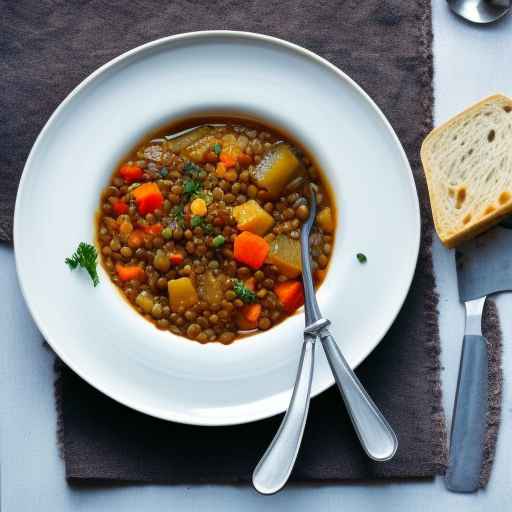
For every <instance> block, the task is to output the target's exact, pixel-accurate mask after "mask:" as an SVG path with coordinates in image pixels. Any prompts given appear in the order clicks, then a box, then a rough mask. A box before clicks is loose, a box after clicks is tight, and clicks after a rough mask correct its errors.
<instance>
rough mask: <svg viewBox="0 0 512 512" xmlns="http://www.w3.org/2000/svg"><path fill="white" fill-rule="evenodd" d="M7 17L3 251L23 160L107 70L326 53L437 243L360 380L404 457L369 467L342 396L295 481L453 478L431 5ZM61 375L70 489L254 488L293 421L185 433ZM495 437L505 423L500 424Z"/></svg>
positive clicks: (17, 9)
mask: <svg viewBox="0 0 512 512" xmlns="http://www.w3.org/2000/svg"><path fill="white" fill-rule="evenodd" d="M1 9H2V16H3V19H2V27H1V30H0V34H1V35H0V37H1V38H2V40H1V44H0V72H1V75H2V80H1V81H0V98H2V103H3V105H2V108H1V109H0V111H1V112H2V122H1V123H0V159H1V164H2V165H1V168H2V171H1V174H0V237H1V238H2V239H3V240H8V239H10V236H11V226H12V223H11V218H12V208H13V202H14V196H15V190H16V186H17V181H18V177H19V175H20V172H21V169H22V167H23V163H24V160H25V158H26V156H27V153H28V151H29V148H30V146H31V144H32V143H33V141H34V138H35V136H36V135H37V133H38V132H39V131H40V129H41V127H42V126H43V124H44V122H45V121H46V120H47V118H48V116H49V115H50V113H51V112H52V111H53V110H54V108H55V107H56V106H57V104H58V103H59V102H60V101H61V100H62V99H63V98H64V96H65V95H66V94H67V93H68V92H69V91H70V90H71V89H72V88H73V87H74V86H75V85H76V84H77V83H78V82H79V81H80V80H82V79H83V78H85V77H86V76H87V75H88V74H89V73H90V72H92V71H93V70H94V69H95V68H97V67H98V66H99V65H100V64H103V63H104V62H106V61H108V60H109V59H111V58H112V57H114V56H116V55H118V54H120V53H122V52H123V51H125V50H128V49H130V48H133V47H134V46H137V45H139V44H142V43H144V42H147V41H150V40H152V39H155V38H158V37H161V36H166V35H170V34H175V33H180V32H186V31H192V30H203V29H234V30H247V31H254V32H263V33H266V34H270V35H274V36H277V37H281V38H284V39H288V40H290V41H293V42H295V43H298V44H300V45H303V46H305V47H306V48H309V49H310V50H313V51H315V52H317V53H319V54H320V55H322V56H323V57H325V58H327V59H329V60H330V61H331V62H333V63H334V64H336V65H338V66H339V67H340V68H341V69H342V70H344V71H346V72H347V73H348V74H349V75H350V76H351V77H353V78H354V79H355V80H356V81H358V82H359V83H360V84H361V85H362V86H363V87H364V88H365V89H366V90H367V91H368V92H369V93H370V94H371V95H372V96H373V98H374V99H375V101H376V102H377V104H378V105H379V106H380V107H381V108H382V109H383V111H384V113H385V114H386V115H387V116H388V118H389V120H390V121H391V124H392V125H393V126H394V128H395V130H396V131H397V132H398V135H399V137H400V139H401V141H402V143H403V144H404V146H405V149H406V151H407V154H408V156H409V159H410V162H411V164H412V168H413V172H414V176H415V179H416V184H417V187H418V193H419V195H420V200H421V204H422V219H423V238H422V245H421V252H420V256H419V261H418V266H417V270H416V274H415V277H414V282H413V284H412V287H411V290H410V293H409V295H408V297H407V299H406V301H405V304H404V307H403V309H402V311H401V313H400V315H399V317H398V318H397V320H396V322H395V323H394V325H393V326H392V328H391V329H390V331H389V333H388V334H387V335H386V337H385V339H384V340H383V341H382V343H381V344H380V345H379V346H378V348H377V349H376V350H375V351H374V352H373V353H372V355H371V356H370V357H369V358H368V359H367V360H366V361H365V362H364V363H363V364H362V365H361V367H360V368H359V370H358V374H359V376H360V378H361V380H362V381H363V383H364V384H365V385H366V387H367V389H368V391H369V392H370V394H371V395H372V396H373V398H374V399H375V401H376V402H377V404H378V405H379V406H380V407H381V408H382V410H383V412H384V414H385V416H386V417H387V418H388V419H389V421H390V423H391V424H392V425H393V427H394V428H395V429H396V431H397V433H398V437H399V442H400V447H399V450H398V452H397V455H396V457H395V458H394V459H393V460H391V461H389V462H387V463H384V464H377V463H373V462H371V461H370V460H368V458H367V457H366V456H365V455H364V454H363V452H362V450H361V448H360V446H359V444H358V442H357V439H356V437H355V435H354V433H353V430H352V427H351V425H350V421H349V419H348V416H347V415H346V412H345V411H344V409H343V404H342V401H341V399H340V397H339V395H338V393H337V391H336V390H335V389H331V390H329V391H327V392H325V393H323V394H322V395H321V396H319V397H318V398H315V399H314V400H313V402H312V406H311V409H310V415H309V420H308V424H307V428H306V433H305V438H304V443H303V447H302V449H301V452H300V456H299V459H298V461H297V465H296V469H295V471H294V473H293V476H292V478H293V479H294V480H301V481H333V480H336V481H339V480H345V479H372V478H405V477H432V476H433V475H435V474H436V473H438V472H440V471H442V470H443V468H444V465H445V461H446V432H445V429H444V420H443V411H442V408H441V402H440V398H441V392H440V381H439V371H440V365H439V357H438V356H439V336H438V322H437V300H438V299H437V296H436V293H435V281H434V277H433V272H432V258H431V252H430V248H431V242H432V226H431V216H430V211H429V207H428V201H427V194H426V189H425V183H424V178H423V173H422V171H421V169H420V167H419V161H418V152H419V145H420V142H421V140H422V138H423V137H424V135H425V134H426V132H427V131H428V130H429V129H430V128H431V124H432V101H433V100H432V83H431V81H432V54H431V39H432V35H431V12H430V2H428V1H413V2H404V1H402V0H366V1H365V2H360V1H348V0H346V1H332V0H324V1H322V0H303V1H300V2H299V1H294V0H279V1H268V0H267V1H265V0H249V1H243V0H219V1H217V2H209V1H200V0H195V1H191V0H189V1H185V0H177V1H174V2H161V1H156V0H139V1H133V2H124V1H122V2H121V1H111V2H101V1H95V0H91V1H85V0H84V1H78V0H75V1H67V2H63V1H57V0H54V1H51V0H41V1H39V2H31V1H29V0H18V1H17V2H6V1H3V2H1ZM244 79H250V77H245V78H244ZM369 149H370V150H371V148H369ZM397 250H399V248H397ZM488 319H489V322H488V327H489V329H490V330H491V331H493V333H491V335H490V336H489V338H490V339H491V340H494V346H495V348H496V347H499V333H498V331H497V320H496V318H495V316H493V315H491V316H489V317H488ZM496 350H497V351H498V352H499V350H498V348H496ZM498 352H496V351H495V354H496V353H498ZM58 373H59V375H60V377H59V379H58V380H57V386H56V387H57V393H56V395H57V402H58V414H59V434H60V435H59V438H60V440H61V444H62V448H63V454H64V458H65V463H66V476H67V477H68V478H69V479H70V480H72V481H80V480H83V479H87V480H92V481H97V480H131V481H161V482H172V483H177V482H186V483H194V482H219V483H221V482H240V481H248V480H249V478H250V474H251V471H252V469H253V467H254V465H255V464H256V462H257V461H258V459H259V457H260V456H261V455H262V453H263V452H264V450H265V449H266V447H267V445H268V443H269V442H270V440H271V439H272V437H273V435H274V433H275V431H276V429H277V426H278V424H279V422H280V419H281V417H276V418H272V419H269V420H265V421H260V422H257V423H253V424H249V425H241V426H236V427H228V428H201V427H191V426H184V425H180V424H175V423H170V422H165V421H160V420H156V419H154V418H150V417H148V416H144V415H142V414H139V413H137V412H134V411H132V410H130V409H127V408H126V407H124V406H121V405H119V404H117V403H116V402H114V401H112V400H110V399H109V398H107V397H106V396H104V395H102V394H101V393H99V392H97V391H96V390H95V389H93V388H92V387H90V386H89V385H87V384H86V383H84V382H83V381H82V380H80V379H79V378H78V377H77V376H76V375H75V374H73V373H72V372H71V371H70V370H69V369H67V368H65V367H62V366H60V369H59V372H58ZM169 392H170V393H172V390H169ZM496 396H498V395H496ZM496 396H495V397H494V398H495V402H494V403H498V407H497V410H499V399H498V400H497V399H496ZM489 421H490V424H491V423H492V422H493V421H494V422H496V415H494V416H492V417H491V418H490V420H489ZM493 426H494V427H495V423H493ZM493 435H495V429H494V430H492V429H490V437H489V439H490V442H489V457H488V460H491V459H492V453H493V443H492V436H493ZM484 479H485V478H484Z"/></svg>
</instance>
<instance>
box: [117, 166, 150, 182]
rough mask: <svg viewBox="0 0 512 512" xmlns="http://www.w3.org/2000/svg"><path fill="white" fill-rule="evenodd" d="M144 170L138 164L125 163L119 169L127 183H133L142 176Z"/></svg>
mask: <svg viewBox="0 0 512 512" xmlns="http://www.w3.org/2000/svg"><path fill="white" fill-rule="evenodd" d="M143 174H144V172H143V170H142V169H141V168H140V167H139V166H138V165H123V166H122V167H121V169H119V175H120V176H121V178H123V180H124V181H126V183H133V182H135V181H137V180H140V179H141V178H142V175H143Z"/></svg>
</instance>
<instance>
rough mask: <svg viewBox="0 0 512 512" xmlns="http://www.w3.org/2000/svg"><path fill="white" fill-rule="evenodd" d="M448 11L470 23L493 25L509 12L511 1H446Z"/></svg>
mask: <svg viewBox="0 0 512 512" xmlns="http://www.w3.org/2000/svg"><path fill="white" fill-rule="evenodd" d="M447 2H448V5H449V6H450V9H451V10H452V11H453V12H454V13H456V14H458V15H459V16H461V17H462V18H464V19H466V20H468V21H471V22H472V23H482V24H483V23H493V22H494V21H498V20H499V19H500V18H502V17H503V16H505V14H507V13H508V12H509V11H510V6H511V4H512V1H511V0H447Z"/></svg>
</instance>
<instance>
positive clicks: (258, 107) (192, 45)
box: [14, 31, 420, 425]
mask: <svg viewBox="0 0 512 512" xmlns="http://www.w3.org/2000/svg"><path fill="white" fill-rule="evenodd" d="M203 112H212V113H213V112H216V113H230V112H232V113H248V114H251V115H253V116H256V117H258V118H261V119H263V120H267V121H270V122H271V123H273V124H275V125H277V126H280V127H282V128H284V129H285V130H286V131H288V132H289V133H291V134H292V135H293V136H294V137H296V138H297V139H298V140H300V141H302V143H303V144H304V145H305V146H306V147H307V148H309V150H310V151H311V152H312V153H313V154H314V155H315V156H316V158H317V160H318V162H319V164H320V165H321V167H322V168H323V170H324V171H325V173H326V174H327V176H328V179H329V181H330V183H331V184H332V186H333V189H334V192H335V195H336V199H337V205H338V216H339V219H338V230H337V233H336V241H335V246H334V252H333V256H332V258H333V260H332V264H331V267H330V270H329V273H328V277H327V279H326V282H325V283H324V284H323V286H322V287H321V289H320V290H319V293H318V301H319V303H320V308H321V310H322V312H323V314H324V316H326V317H327V318H329V319H331V320H332V321H333V326H332V331H333V333H334V335H335V337H336V339H337V340H338V343H339V344H340V346H341V348H342V350H343V353H344V354H345V357H346V358H347V360H348V362H349V364H350V365H351V366H352V367H355V366H356V365H358V364H359V363H360V362H361V361H362V360H363V359H364V358H365V357H366V356H367V355H368V354H369V353H370V352H371V351H372V349H373V348H374V347H375V346H376V345H377V343H378V342H379V341H380V340H381V339H382V337H383V336H384V334H385V333H386V331H387V330H388V328H389V326H390V325H391V323H392V322H393V320H394V318H395V316H396V314H397V313H398V311H399V309H400V307H401V305H402V303H403V300H404V298H405V296H406V294H407V291H408V289H409V286H410V283H411V280H412V276H413V272H414V268H415V265H416V258H417V254H418V247H419V237H420V222H419V208H418V200H417V196H416V189H415V185H414V181H413V178H412V174H411V170H410V167H409V164H408V162H407V159H406V157H405V154H404V151H403V149H402V147H401V145H400V143H399V141H398V139H397V137H396V136H395V134H394V132H393V130H392V128H391V127H390V125H389V123H388V122H387V121H386V119H385V118H384V116H383V114H382V113H381V112H380V110H379V109H378V108H377V107H376V105H375V104H374V103H373V102H372V101H371V100H370V98H369V97H368V96H367V95H366V94H365V93H364V92H363V91H362V90H361V88H360V87H358V86H357V85H356V84H355V83H354V82H353V81H352V80H351V79H350V78H348V77H347V76H346V75H345V74H343V73H342V72H341V71H340V70H339V69H337V68H335V67H334V66H332V65H331V64H329V63H328V62H327V61H325V60H323V59H321V58H320V57H318V56H317V55H315V54H313V53H311V52H309V51H307V50H304V49H303V48H300V47H298V46H295V45H292V44H290V43H287V42H285V41H281V40H278V39H274V38H271V37H266V36H262V35H257V34H250V33H243V32H227V31H220V32H197V33H190V34H183V35H179V36H174V37H168V38H164V39H160V40H158V41H154V42H151V43H148V44H145V45H143V46H140V47H138V48H135V49H134V50H131V51H129V52H127V53H125V54H123V55H121V56H120V57H118V58H116V59H114V60H112V61H111V62H109V63H108V64H106V65H104V66H103V67H101V68H100V69H98V70H97V71H96V72H94V73H93V74H92V75H91V76H89V77H88V78H87V79H86V80H84V82H82V83H81V84H80V85H79V86H78V87H77V88H76V89H75V90H74V91H73V92H72V93H71V94H70V95H69V96H68V97H67V98H66V99H65V100H64V101H63V102H62V104H61V105H60V106H59V108H58V109H57V110H56V111H55V112H54V114H53V115H52V117H51V118H50V120H49V121H48V123H47V124H46V126H45V127H44V129H43V131H42V132H41V134H40V135H39V137H38V139H37V141H36V143H35V144H34V147H33V148H32V151H31V153H30V156H29V158H28V160H27V163H26V165H25V170H24V172H23V176H22V179H21V183H20V187H19V192H18V197H17V202H16V212H15V218H14V241H15V249H16V265H17V270H18V275H19V280H20V283H21V288H22V290H23V294H24V296H25V299H26V301H27V303H28V306H29V308H30V311H31V313H32V316H33V317H34V319H35V321H36V323H37V325H38V327H39V328H40V330H41V332H42V333H43V335H44V336H45V338H46V340H47V341H48V342H49V343H50V345H51V346H52V348H53V349H54V350H55V352H56V353H57V354H58V355H59V356H60V358H61V359H62V360H63V361H64V362H65V363H66V364H67V365H68V366H70V367H71V368H72V369H73V370H74V371H75V372H77V373H78V374H79V375H80V376H81V377H83V378H84V379H85V380H86V381H88V382H89V383H90V384H92V385H93V386H95V387H96V388H98V389H99V390H101V391H103V392H104V393H106V394H107V395H109V396H111V397H112V398H114V399H116V400H118V401H119V402H122V403H123V404H125V405H127V406H129V407H132V408H134V409H137V410H139V411H142V412H145V413H147V414H151V415H153V416H157V417H159V418H165V419H169V420H173V421H179V422H183V423H192V424H198V425H228V424H236V423H245V422H249V421H254V420H258V419H261V418H265V417H268V416H271V415H274V414H277V413H279V412H282V411H284V410H285V409H286V407H287V404H288V401H289V398H290V393H291V388H292V385H293V382H294V378H295V373H296V369H297V363H298V358H299V354H300V348H301V342H302V339H301V338H302V329H303V326H304V325H303V324H304V317H303V314H302V313H301V314H298V315H295V316H294V317H292V318H290V319H288V320H286V321H285V322H284V323H283V324H281V325H280V326H278V327H276V328H274V329H271V330H270V331H268V332H266V333H261V334H258V335H256V336H253V337H250V338H248V339H245V340H242V341H239V342H235V343H234V344H232V345H229V346H223V345H220V344H208V345H200V344H199V343H194V342H191V341H189V340H186V339H184V338H179V337H176V336H173V335H172V334H170V333H168V332H161V331H158V330H157V329H156V328H155V327H154V326H153V325H152V324H150V323H149V322H147V321H146V320H144V319H143V318H142V317H141V316H139V315H138V314H135V313H134V312H133V310H132V309H131V308H130V306H129V305H128V304H127V303H125V301H124V300H122V299H121V297H120V296H119V295H118V292H117V290H116V288H115V287H114V285H113V284H112V283H111V282H110V281H109V279H108V277H107V275H106V274H105V273H104V272H103V270H101V273H100V278H101V284H100V286H99V287H98V288H93V287H92V286H91V284H90V282H89V280H88V277H87V276H86V275H85V273H83V272H82V273H81V272H73V273H71V272H70V270H69V269H68V268H67V266H66V265H64V258H65V257H66V256H68V255H70V254H72V252H73V251H74V249H75V248H76V246H77V244H78V242H80V241H91V240H93V238H94V213H95V210H96V208H97V204H98V195H99V192H100V190H101V188H102V187H103V186H104V185H105V184H106V183H107V181H108V179H109V177H110V175H111V173H112V171H113V168H114V166H115V165H116V164H117V162H118V160H119V159H120V158H121V157H122V156H123V155H124V154H125V153H126V152H127V151H128V150H129V149H130V148H131V147H132V146H133V145H134V144H135V143H136V142H137V141H138V140H139V139H140V138H141V137H142V136H143V135H145V134H147V133H148V132H149V131H151V130H153V129H155V128H157V127H160V126H162V125H165V124H166V123H168V122H169V121H171V120H173V119H176V118H180V117H183V116H186V115H189V114H192V113H196V114H197V113H203ZM404 115H407V113H405V112H404ZM358 252H363V253H365V254H366V255H367V256H368V263H367V264H365V265H361V264H360V263H358V261H357V259H356V257H355V255H356V253H358ZM317 355H318V358H317V366H316V370H315V378H314V382H313V394H314V395H316V394H318V393H320V392H321V391H323V390H325V389H326V388H328V387H329V386H330V385H331V384H333V377H332V375H331V373H330V371H329V368H328V365H327V363H326V360H325V358H324V356H323V353H322V352H321V350H320V347H318V352H317Z"/></svg>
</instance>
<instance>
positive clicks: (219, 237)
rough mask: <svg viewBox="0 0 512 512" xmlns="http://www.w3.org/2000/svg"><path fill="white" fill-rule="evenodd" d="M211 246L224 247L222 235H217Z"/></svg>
mask: <svg viewBox="0 0 512 512" xmlns="http://www.w3.org/2000/svg"><path fill="white" fill-rule="evenodd" d="M212 242H213V246H214V247H221V246H222V245H224V242H225V239H224V237H223V236H222V235H217V236H216V237H215V238H214V239H213V240H212Z"/></svg>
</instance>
